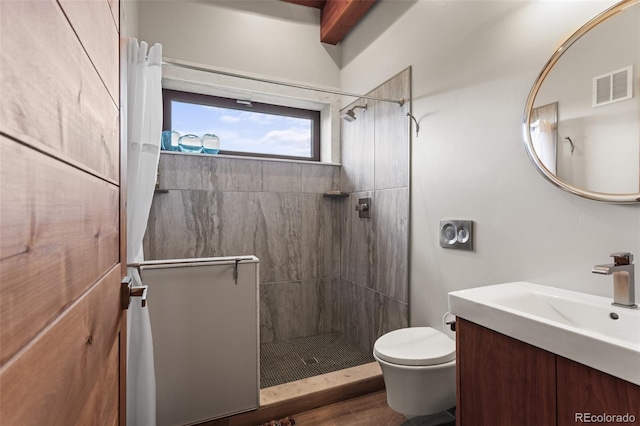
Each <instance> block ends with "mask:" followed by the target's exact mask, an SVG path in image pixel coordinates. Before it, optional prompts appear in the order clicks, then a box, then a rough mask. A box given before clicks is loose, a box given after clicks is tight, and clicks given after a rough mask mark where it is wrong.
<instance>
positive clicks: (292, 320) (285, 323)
mask: <svg viewBox="0 0 640 426" xmlns="http://www.w3.org/2000/svg"><path fill="white" fill-rule="evenodd" d="M318 318H319V304H318V283H317V281H316V280H310V281H294V282H283V283H270V284H262V285H261V286H260V342H261V343H264V342H274V341H280V340H285V339H292V338H295V337H302V336H311V335H314V334H318V332H319V330H320V326H319V322H318Z"/></svg>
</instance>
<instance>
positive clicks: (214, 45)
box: [139, 0, 339, 87]
mask: <svg viewBox="0 0 640 426" xmlns="http://www.w3.org/2000/svg"><path fill="white" fill-rule="evenodd" d="M319 19H320V11H319V10H318V9H314V8H310V7H303V6H299V5H295V4H290V3H285V2H281V1H273V0H267V1H264V0H262V1H258V0H252V1H221V0H218V1H208V2H205V1H151V0H150V1H147V0H145V1H142V2H140V21H139V33H140V38H141V39H142V40H145V41H147V42H149V44H152V43H162V47H163V54H164V56H165V57H170V58H176V59H182V60H185V61H191V62H196V63H200V64H207V65H213V66H216V67H220V68H228V69H232V70H236V71H243V72H247V73H254V74H261V75H263V76H272V77H278V78H282V79H287V80H293V81H299V82H306V83H310V84H317V85H323V86H333V87H338V86H339V65H338V63H337V61H338V60H339V55H338V52H339V48H337V47H335V46H330V45H324V44H321V43H320V42H319V38H320V29H319Z"/></svg>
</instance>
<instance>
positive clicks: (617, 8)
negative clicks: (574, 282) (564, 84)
mask: <svg viewBox="0 0 640 426" xmlns="http://www.w3.org/2000/svg"><path fill="white" fill-rule="evenodd" d="M639 2H640V0H623V1H621V2H620V3H617V4H616V5H614V6H612V7H610V8H609V9H607V10H605V11H604V12H602V13H601V14H599V15H598V16H596V17H595V18H593V19H592V20H590V21H589V22H587V23H586V24H584V25H583V26H582V27H580V29H578V31H576V32H575V33H573V35H571V36H570V37H569V38H568V39H567V40H566V41H565V42H564V43H563V44H562V45H561V46H560V47H559V48H558V49H557V50H556V51H555V52H554V53H553V56H551V59H549V61H548V62H547V63H546V65H545V66H544V68H543V69H542V72H541V73H540V75H539V76H538V79H537V80H536V82H535V84H534V85H533V88H532V89H531V92H529V97H528V98H527V103H526V105H525V110H524V125H523V136H524V143H525V148H526V150H527V155H528V156H529V159H530V160H531V162H533V164H534V165H535V166H536V168H537V169H538V171H539V172H540V173H541V174H542V175H543V176H544V177H545V178H546V179H547V180H548V181H550V182H551V183H552V184H554V185H556V186H557V187H559V188H561V189H563V190H565V191H567V192H570V193H572V194H575V195H578V196H580V197H584V198H588V199H590V200H596V201H604V202H608V203H637V202H640V193H635V194H634V193H630V194H611V193H605V192H593V191H588V190H586V189H581V188H578V187H575V186H573V185H570V184H569V183H567V182H565V181H563V180H561V179H559V178H558V177H557V176H556V175H555V174H553V173H551V172H550V171H549V170H548V169H547V168H546V167H545V166H544V164H543V163H542V161H541V160H540V158H539V157H538V156H537V154H536V153H535V150H534V147H533V140H532V139H531V131H530V129H531V123H532V120H531V117H532V112H533V110H534V107H533V103H534V101H535V98H536V95H537V94H538V91H539V90H540V87H541V86H542V83H543V82H544V79H545V78H546V76H547V74H549V72H550V71H551V69H552V68H553V66H554V65H555V64H556V62H558V60H559V59H560V57H561V56H562V55H563V54H564V52H565V51H566V50H567V49H568V48H569V47H570V46H571V45H573V43H575V42H576V41H577V40H578V39H579V38H580V37H582V36H583V35H584V34H586V33H587V32H588V31H589V30H591V29H592V28H593V27H595V26H597V25H599V24H600V23H601V22H603V21H605V20H607V19H608V18H610V17H611V16H613V15H616V14H618V13H620V12H621V11H623V10H624V9H626V8H628V7H629V6H633V5H634V4H637V3H639Z"/></svg>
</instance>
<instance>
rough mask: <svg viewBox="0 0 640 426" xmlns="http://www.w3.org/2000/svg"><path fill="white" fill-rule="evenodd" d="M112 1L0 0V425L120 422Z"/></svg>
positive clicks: (120, 253)
mask: <svg viewBox="0 0 640 426" xmlns="http://www.w3.org/2000/svg"><path fill="white" fill-rule="evenodd" d="M118 16H119V12H118V2H117V1H111V2H110V1H108V0H92V1H82V2H78V1H73V0H58V1H55V0H38V1H2V2H0V40H2V45H1V47H0V424H1V425H116V424H124V421H121V419H122V418H124V403H123V402H121V400H124V392H123V390H121V389H124V384H125V383H124V382H125V374H124V372H125V362H124V361H125V358H124V357H123V356H122V354H123V353H124V351H125V344H126V337H125V336H124V334H123V333H122V332H121V328H122V323H123V321H122V320H121V319H122V316H123V313H122V312H123V311H122V310H121V309H120V282H121V279H122V277H123V274H124V273H125V271H126V268H125V263H126V256H125V254H124V250H123V249H121V246H123V245H124V244H123V243H124V240H125V239H124V238H123V236H124V235H125V234H124V228H123V227H122V225H121V223H122V222H123V219H124V215H123V214H122V213H121V212H122V211H123V209H124V203H123V202H122V201H121V200H122V199H123V192H124V190H123V189H122V187H121V182H122V181H123V180H122V179H121V176H120V175H121V163H122V159H121V149H120V130H119V117H120V113H119V104H120V100H119V96H120V95H119V80H120V79H119V53H118V50H119V47H118V46H119V29H118V25H119V24H118V21H119V19H118Z"/></svg>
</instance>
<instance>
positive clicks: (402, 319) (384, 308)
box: [371, 293, 409, 350]
mask: <svg viewBox="0 0 640 426" xmlns="http://www.w3.org/2000/svg"><path fill="white" fill-rule="evenodd" d="M374 305H375V309H376V310H375V312H374V314H373V323H374V326H375V331H374V333H373V334H374V337H373V341H374V342H375V340H376V339H377V338H378V337H380V336H382V335H383V334H385V333H388V332H390V331H393V330H397V329H399V328H405V327H408V326H409V305H408V304H407V303H403V302H400V301H398V300H395V299H391V298H390V297H387V296H384V295H382V294H380V293H375V301H374ZM372 344H373V343H372ZM371 349H372V350H373V346H372V347H371Z"/></svg>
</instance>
